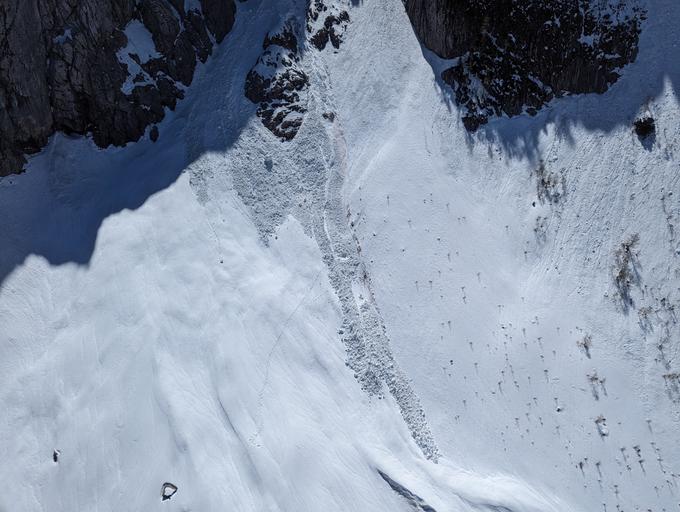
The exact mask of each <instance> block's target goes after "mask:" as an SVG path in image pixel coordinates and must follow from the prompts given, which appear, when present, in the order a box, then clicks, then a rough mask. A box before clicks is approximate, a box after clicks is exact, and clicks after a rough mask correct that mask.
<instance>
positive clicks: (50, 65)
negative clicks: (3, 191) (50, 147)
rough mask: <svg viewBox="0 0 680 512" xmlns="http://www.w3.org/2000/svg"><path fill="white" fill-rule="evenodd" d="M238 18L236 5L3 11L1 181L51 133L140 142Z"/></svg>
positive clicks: (9, 3)
mask: <svg viewBox="0 0 680 512" xmlns="http://www.w3.org/2000/svg"><path fill="white" fill-rule="evenodd" d="M235 11H236V6H235V4H234V0H191V1H189V0H141V1H139V0H110V1H107V2H101V1H99V0H5V1H3V2H1V3H0V176H2V175H7V174H10V173H14V172H19V171H21V169H22V166H23V164H24V163H25V158H24V154H25V153H29V154H30V153H34V152H36V151H38V150H40V148H42V147H43V146H44V145H45V144H46V142H47V139H48V137H49V136H50V135H51V134H53V133H54V132H55V131H63V132H65V133H73V134H92V136H93V139H94V141H95V142H96V143H97V144H98V145H100V146H102V147H104V146H108V145H110V144H114V145H123V144H125V143H127V142H130V141H135V140H138V139H139V138H140V137H141V136H142V135H143V134H144V132H145V130H146V128H147V127H148V126H149V125H150V124H152V123H156V122H158V121H160V120H161V119H162V118H163V116H164V110H165V108H166V107H168V108H174V106H175V104H176V102H177V100H178V99H180V98H182V96H183V92H182V87H183V86H188V85H189V84H190V83H191V80H192V77H193V74H194V70H195V67H196V64H197V61H201V62H204V61H205V60H206V59H207V58H208V56H209V55H210V54H211V52H212V49H213V45H214V44H215V43H219V42H220V41H221V40H222V39H223V38H224V37H225V36H226V35H227V33H228V32H229V31H230V30H231V27H232V25H233V23H234V16H235ZM154 133H155V134H157V132H154ZM152 134H153V133H152Z"/></svg>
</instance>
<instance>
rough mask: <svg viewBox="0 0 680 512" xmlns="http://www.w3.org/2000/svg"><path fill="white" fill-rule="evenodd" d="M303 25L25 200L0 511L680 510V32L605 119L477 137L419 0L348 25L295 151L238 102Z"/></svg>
mask: <svg viewBox="0 0 680 512" xmlns="http://www.w3.org/2000/svg"><path fill="white" fill-rule="evenodd" d="M304 3H305V2H302V1H296V0H286V1H284V0H281V1H277V2H273V1H266V0H259V1H258V0H251V1H249V2H247V3H245V4H239V5H238V9H239V13H238V15H237V22H236V25H235V27H234V30H233V32H232V33H231V34H230V35H229V36H228V37H227V38H226V39H225V42H224V43H223V44H222V45H221V47H219V48H218V50H217V51H216V53H215V55H214V56H213V57H212V58H211V59H210V60H209V61H208V63H207V64H206V65H205V66H202V67H201V68H200V69H199V71H198V74H197V76H196V78H195V80H194V83H193V84H192V85H191V87H190V88H189V89H188V90H187V97H186V99H185V100H183V101H182V102H180V104H179V106H178V109H177V111H176V112H174V113H170V114H169V115H168V117H167V118H166V120H165V121H164V122H163V123H161V125H160V126H159V128H160V139H159V141H158V142H157V143H155V144H154V143H152V142H150V141H149V140H143V141H141V142H139V143H136V144H130V145H128V147H126V148H111V149H108V150H100V149H97V148H96V146H95V145H94V144H93V143H92V142H91V141H90V140H88V139H83V138H79V139H72V138H68V137H66V136H63V135H56V136H54V137H53V139H52V141H51V143H50V145H49V146H48V147H47V148H46V149H45V150H44V151H43V152H41V153H40V154H38V155H36V156H35V157H33V158H32V159H31V161H30V165H29V169H28V171H27V172H26V173H25V174H23V175H20V176H15V177H10V178H5V179H3V180H2V181H0V218H2V219H3V226H2V228H0V481H1V482H2V492H0V511H2V512H14V511H64V512H66V511H68V512H72V511H89V510H92V511H94V510H97V511H101V512H103V511H120V510H131V511H136V510H140V511H141V510H144V511H151V510H174V511H193V510H195V511H212V510H234V511H302V510H304V511H306V510H309V511H355V510H356V511H359V510H362V511H398V510H403V511H410V510H423V511H427V510H430V511H431V510H433V509H434V510H436V511H437V512H446V511H453V512H458V511H461V512H468V511H475V512H507V511H512V512H552V511H554V512H567V511H573V512H593V511H597V510H602V511H604V512H613V511H617V510H621V511H635V510H640V511H647V510H652V511H654V512H661V511H664V510H666V511H671V510H677V509H678V507H679V506H680V488H679V487H678V485H679V484H680V441H679V440H680V388H679V386H680V377H674V375H676V376H677V375H678V372H680V361H679V358H680V331H679V328H678V318H677V315H678V314H679V313H678V312H677V309H678V308H679V307H680V240H678V236H679V235H678V233H677V231H678V229H679V228H678V227H677V226H678V224H679V223H680V203H679V202H678V200H679V199H680V171H679V169H678V151H680V131H679V130H678V119H680V108H679V107H678V99H677V96H676V91H675V89H676V88H677V87H678V84H679V83H680V66H679V65H678V64H677V63H676V62H675V60H674V59H676V56H677V49H678V48H677V45H678V42H677V41H678V37H677V36H678V28H677V25H678V24H677V20H679V19H680V5H676V3H675V2H674V1H672V0H659V1H658V2H657V1H655V2H649V10H650V12H649V21H648V22H647V24H646V25H645V29H644V30H643V32H642V36H641V47H640V54H639V56H638V59H637V61H636V62H635V63H634V64H632V65H630V66H629V67H628V68H626V70H625V71H624V73H623V77H622V78H621V79H620V81H619V82H617V84H616V85H614V86H613V87H612V89H611V90H610V91H609V92H607V93H606V94H604V95H602V96H596V95H587V96H575V97H571V98H565V99H562V100H559V101H556V102H554V103H553V104H552V105H550V106H549V107H548V108H547V109H546V110H545V111H544V112H542V113H540V114H539V115H538V116H537V117H535V118H525V117H521V118H516V119H512V120H507V119H503V120H497V121H494V122H492V123H491V124H490V125H489V126H488V127H487V128H484V129H482V130H481V131H480V132H479V133H477V134H475V135H472V136H471V135H469V134H467V133H466V132H465V130H464V129H463V126H462V124H461V122H460V117H459V114H458V112H457V110H456V106H455V104H454V103H453V102H452V100H451V98H450V96H449V95H448V93H447V92H446V91H445V90H444V89H442V86H441V84H440V83H439V82H438V80H437V78H436V70H437V67H438V66H439V63H438V62H437V60H436V58H435V57H434V56H432V55H431V54H429V53H428V52H427V51H423V50H422V49H421V47H420V45H419V43H418V41H417V39H416V38H415V36H414V34H413V31H412V29H411V25H410V23H409V20H408V18H407V16H406V14H405V13H404V11H403V7H402V5H401V2H399V1H398V0H365V1H363V2H353V3H354V4H356V5H352V7H351V9H350V17H351V20H352V21H351V23H350V25H349V29H348V32H347V34H346V37H345V43H344V44H343V45H342V47H341V48H340V50H339V51H337V52H332V51H326V52H323V53H320V52H316V51H312V50H311V49H310V50H308V51H307V52H306V53H305V55H304V57H303V60H302V65H303V66H305V69H306V71H307V73H308V75H309V76H310V78H311V87H310V99H309V112H308V114H307V117H306V118H305V121H304V123H303V125H302V128H301V130H300V132H299V134H298V136H297V137H296V138H295V139H294V140H293V141H292V142H290V143H281V142H280V141H279V140H278V139H275V138H274V137H273V136H272V135H271V133H269V132H268V131H267V130H266V129H264V127H263V126H262V125H261V124H260V122H259V120H258V118H257V117H255V116H254V110H255V107H254V106H253V105H252V104H251V103H250V102H249V101H248V100H246V99H245V98H244V96H243V82H244V77H245V74H246V73H247V71H248V70H249V69H250V67H251V66H252V65H253V63H254V62H255V60H256V59H257V56H258V54H259V52H260V49H261V42H262V39H263V38H264V36H265V34H266V33H267V32H268V31H269V30H273V29H276V28H277V27H278V26H279V25H280V23H281V20H282V19H285V18H286V17H287V16H289V15H293V16H302V15H304ZM433 69H434V71H433ZM643 108H647V109H649V111H650V112H651V113H652V114H653V115H654V117H655V118H656V123H657V133H656V138H655V139H654V140H653V141H651V143H647V144H644V145H643V144H642V143H641V141H640V140H638V138H637V137H636V136H635V134H634V133H633V132H632V130H631V123H632V120H633V118H634V116H635V115H636V114H637V113H639V112H640V110H641V109H643ZM329 111H331V112H333V113H335V114H336V115H335V121H334V122H329V121H328V120H327V119H325V118H324V117H323V116H322V114H323V113H325V112H329ZM539 169H540V170H541V171H540V173H537V172H536V171H537V170H539ZM542 179H545V180H546V182H548V183H549V184H550V185H549V186H548V189H547V190H546V187H541V186H539V185H540V183H541V180H542ZM636 235H637V241H636ZM627 242H631V248H632V254H633V255H632V257H631V261H629V262H627V263H626V265H630V269H631V272H633V273H634V274H635V276H636V277H635V279H634V280H633V284H632V285H631V287H630V289H629V290H628V293H629V294H630V299H631V301H632V303H629V302H626V301H624V300H622V299H621V290H620V289H617V287H616V284H615V276H616V273H617V272H618V271H619V270H620V268H619V267H620V266H621V257H620V256H621V254H622V253H621V252H620V251H621V247H622V244H626V243H627ZM350 249H351V251H354V252H352V254H349V253H348V251H349V252H351V251H350ZM617 251H619V252H618V256H617ZM617 257H618V261H617ZM345 260H347V261H348V262H349V263H351V265H349V267H351V268H352V269H354V270H352V272H349V271H346V267H345V266H343V265H345V263H346V261H345ZM349 267H347V268H349ZM347 272H349V273H347ZM343 290H345V291H347V293H346V294H343ZM347 301H349V302H352V304H353V305H352V307H356V309H357V310H358V311H360V312H362V313H361V314H363V312H365V311H369V312H370V315H369V316H361V318H363V319H364V320H365V319H366V318H371V319H374V318H378V319H380V320H381V322H383V323H384V331H382V326H378V327H376V328H375V329H373V327H375V326H371V325H368V326H365V330H364V331H362V332H364V333H368V334H366V336H369V337H370V336H372V335H373V334H371V333H377V334H375V336H376V338H375V339H376V340H377V341H375V344H373V345H370V344H369V346H370V347H372V348H375V350H376V353H375V354H374V353H373V352H371V350H368V351H367V353H366V354H360V356H357V357H360V359H361V361H363V362H365V363H366V364H368V365H369V366H370V365H373V364H375V367H376V368H377V370H376V372H377V374H378V375H381V376H382V377H381V378H383V379H385V385H384V387H383V390H382V392H380V393H374V392H371V391H370V390H366V389H362V385H361V383H360V382H359V381H358V380H357V379H356V378H355V376H354V371H353V370H352V368H350V367H349V366H348V365H347V364H346V361H347V359H348V347H347V346H345V345H344V344H343V341H342V338H341V331H342V330H343V320H344V318H343V315H345V312H346V311H347V308H348V307H349V302H347ZM371 315H372V316H371ZM372 329H373V330H372ZM351 350H353V349H351V348H350V352H351ZM352 355H353V356H354V355H356V354H354V353H352ZM389 379H395V380H394V382H396V383H397V384H395V385H394V387H390V386H388V385H387V380H389ZM390 382H392V381H390ZM395 390H396V391H395ZM421 411H422V413H424V416H422V415H421V414H420V413H421ZM55 450H57V451H58V453H57V454H56V455H57V457H56V458H57V459H58V460H57V462H54V460H53V454H54V451H55ZM381 473H382V474H383V475H386V476H388V477H389V478H390V479H391V481H392V482H393V483H397V484H399V486H401V491H400V492H396V491H395V490H394V489H393V488H392V486H390V485H389V482H388V481H387V480H386V479H385V478H384V477H383V476H381ZM164 482H172V483H173V484H175V485H176V486H177V487H178V491H177V493H176V494H175V495H174V496H173V497H172V499H170V500H167V501H161V486H162V484H163V483H164ZM408 493H410V497H409V495H408ZM428 507H429V508H428Z"/></svg>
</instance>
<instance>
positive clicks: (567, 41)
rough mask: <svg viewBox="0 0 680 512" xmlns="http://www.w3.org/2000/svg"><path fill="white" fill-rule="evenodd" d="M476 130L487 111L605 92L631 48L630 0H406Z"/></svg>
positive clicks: (633, 18) (637, 13) (635, 13)
mask: <svg viewBox="0 0 680 512" xmlns="http://www.w3.org/2000/svg"><path fill="white" fill-rule="evenodd" d="M404 5H405V7H406V10H407V13H408V15H409V18H410V19H411V23H412V24H413V28H414V30H415V32H416V34H417V36H418V38H419V39H420V41H421V42H422V44H423V45H424V46H425V47H427V48H428V49H429V50H431V51H433V52H434V53H436V54H437V55H438V56H439V57H441V58H443V59H450V60H452V61H451V63H450V64H449V67H448V68H447V69H445V70H444V72H443V73H442V74H441V78H442V80H443V81H444V82H445V83H446V84H448V85H449V86H451V87H452V88H453V91H454V96H455V100H456V103H458V104H459V105H460V106H461V107H462V108H463V124H464V125H465V127H466V128H467V129H468V130H469V131H474V130H476V129H477V128H479V126H480V125H482V124H484V123H486V122H487V121H488V120H489V118H490V117H493V116H503V115H506V116H516V115H519V114H521V113H528V114H530V115H534V114H536V113H537V111H538V110H539V109H540V108H541V107H542V106H544V105H545V104H546V103H548V102H550V101H551V100H552V99H553V98H556V97H560V96H564V95H566V94H570V93H575V94H580V93H592V92H594V93H603V92H605V91H606V90H607V89H608V88H609V86H610V85H612V84H613V83H614V82H616V80H617V79H618V78H619V70H620V69H621V68H622V67H624V66H625V65H626V64H629V63H631V62H632V61H633V60H634V59H635V57H636V56H637V50H638V39H639V34H640V28H641V24H642V22H643V21H644V19H645V12H644V10H643V9H642V8H641V7H639V6H637V5H636V3H635V0H632V1H631V0H629V1H627V0H609V1H607V2H600V1H596V0H579V1H574V2H556V1H553V0H528V1H526V0H525V1H516V0H493V1H488V0H404Z"/></svg>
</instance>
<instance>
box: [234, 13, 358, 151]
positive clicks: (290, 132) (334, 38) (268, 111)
mask: <svg viewBox="0 0 680 512" xmlns="http://www.w3.org/2000/svg"><path fill="white" fill-rule="evenodd" d="M329 5H330V6H329ZM348 24H349V13H348V12H347V11H345V10H342V9H340V8H339V7H338V6H336V5H334V4H328V3H327V2H326V1H325V0H308V3H307V12H306V16H305V23H304V27H303V28H300V27H299V24H298V22H297V20H296V19H294V18H291V19H289V20H287V21H286V23H285V24H284V25H283V27H282V28H281V29H280V30H278V31H275V32H272V33H269V34H268V35H267V36H266V37H265V40H264V42H263V44H262V54H261V55H260V57H259V58H258V60H257V62H256V64H255V66H254V67H253V68H252V69H251V70H250V72H249V73H248V76H247V77H246V84H245V95H246V98H248V99H249V100H250V101H252V102H253V103H255V104H257V105H258V109H257V115H258V117H259V118H260V119H261V121H262V124H263V125H264V126H265V127H266V128H267V129H268V130H269V131H271V132H272V133H273V134H274V135H276V136H277V137H279V138H280V139H281V140H282V141H289V140H292V139H293V138H294V137H295V136H296V135H297V133H298V131H299V130H300V126H302V122H303V121H304V116H305V114H306V112H307V89H308V88H309V77H308V76H307V74H306V73H305V71H304V70H303V68H302V53H303V50H304V49H305V46H304V42H305V40H306V42H307V43H308V47H307V48H308V49H311V48H315V49H316V50H319V51H322V50H324V49H325V48H326V47H327V46H328V43H330V44H331V46H333V48H335V49H336V50H337V49H338V48H340V45H341V44H342V37H343V35H344V33H345V30H346V29H347V25H348ZM330 115H331V114H329V116H330ZM332 116H333V117H332V118H331V117H327V116H326V114H324V117H326V119H329V120H331V121H332V120H333V119H334V118H335V115H334V114H332Z"/></svg>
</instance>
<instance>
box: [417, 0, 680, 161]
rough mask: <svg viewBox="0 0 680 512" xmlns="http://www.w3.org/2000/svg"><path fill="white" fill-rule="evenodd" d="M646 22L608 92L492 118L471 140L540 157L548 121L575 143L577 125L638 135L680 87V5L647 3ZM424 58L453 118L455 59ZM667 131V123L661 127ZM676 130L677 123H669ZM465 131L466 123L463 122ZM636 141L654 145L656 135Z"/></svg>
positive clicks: (519, 155) (427, 54)
mask: <svg viewBox="0 0 680 512" xmlns="http://www.w3.org/2000/svg"><path fill="white" fill-rule="evenodd" d="M645 5H646V8H647V20H646V21H645V22H644V23H643V25H642V32H641V34H640V42H639V53H638V55H637V58H636V59H635V61H634V62H633V63H631V64H629V65H628V66H626V67H624V68H623V69H622V70H621V71H620V72H621V77H620V78H619V80H618V81H617V82H615V83H614V84H613V85H612V86H611V87H610V88H609V90H607V91H606V92H604V93H603V94H595V93H590V94H579V95H570V96H564V97H562V98H557V99H554V100H552V101H551V102H550V103H549V104H548V105H546V106H545V107H544V108H542V109H541V110H540V111H539V112H538V113H537V114H536V115H535V116H530V115H528V114H521V115H518V116H515V117H511V118H508V117H501V118H491V119H490V120H489V122H488V124H485V125H482V126H481V127H480V128H479V129H478V131H477V132H475V133H469V135H468V142H469V144H470V145H471V146H472V145H475V144H480V143H481V144H498V145H500V146H501V147H502V148H503V149H504V151H505V153H506V154H507V155H509V156H511V157H516V158H523V157H528V158H531V159H535V160H539V159H540V155H539V154H538V143H539V138H540V135H541V133H542V132H545V130H546V129H547V127H548V125H554V127H555V128H556V132H557V134H558V136H559V137H561V138H562V139H565V140H567V141H568V142H573V136H572V132H573V130H574V128H576V127H582V128H585V129H586V130H588V131H592V132H600V133H611V132H613V131H616V130H619V129H621V128H626V129H627V130H629V131H630V133H631V134H633V130H634V128H633V122H634V121H635V119H636V117H637V116H638V115H639V114H640V113H641V112H643V111H644V110H645V109H649V111H650V113H651V114H652V115H655V99H657V98H659V97H660V96H661V95H662V94H663V93H664V91H665V87H666V85H667V84H668V85H670V87H671V88H672V90H673V91H674V92H675V94H676V95H677V93H678V87H679V86H680V63H678V61H677V57H676V55H677V49H678V44H679V43H678V41H680V29H679V27H680V3H678V2H674V1H673V0H659V1H655V2H651V1H649V2H647V3H646V4H645ZM421 48H422V51H423V55H424V57H425V59H426V60H427V61H428V62H429V63H430V65H431V66H432V69H433V71H434V74H435V77H436V83H437V87H438V88H439V91H440V94H441V97H442V101H444V102H445V103H446V104H447V106H448V108H449V111H450V112H451V115H452V116H458V117H460V115H461V114H460V112H459V107H458V105H457V104H456V101H455V97H454V93H453V90H452V89H451V87H450V86H449V85H448V84H447V83H445V82H444V81H443V80H442V78H441V74H442V72H443V71H444V69H446V68H447V67H449V66H450V62H451V61H445V60H443V59H441V58H439V57H438V56H437V55H435V54H434V53H433V52H431V51H430V50H428V49H427V48H425V47H423V46H422V45H421ZM659 128H661V129H663V127H659ZM668 128H669V129H674V127H668ZM461 129H464V128H463V125H462V123H461ZM635 140H636V142H637V143H639V144H641V145H643V146H644V147H645V148H646V149H650V150H651V147H652V146H653V144H654V140H652V138H648V139H646V140H638V138H637V136H635Z"/></svg>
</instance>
